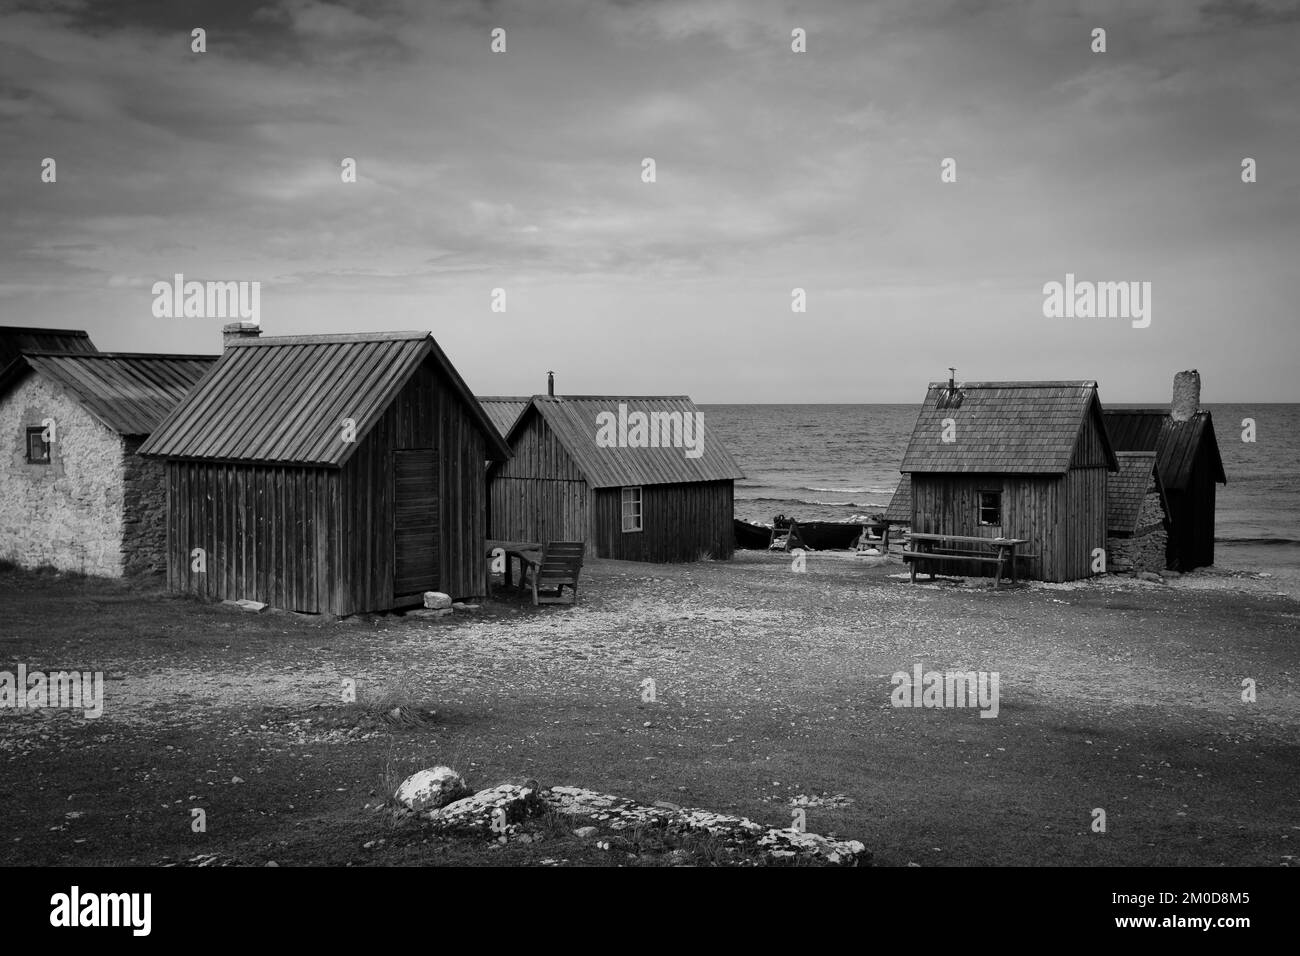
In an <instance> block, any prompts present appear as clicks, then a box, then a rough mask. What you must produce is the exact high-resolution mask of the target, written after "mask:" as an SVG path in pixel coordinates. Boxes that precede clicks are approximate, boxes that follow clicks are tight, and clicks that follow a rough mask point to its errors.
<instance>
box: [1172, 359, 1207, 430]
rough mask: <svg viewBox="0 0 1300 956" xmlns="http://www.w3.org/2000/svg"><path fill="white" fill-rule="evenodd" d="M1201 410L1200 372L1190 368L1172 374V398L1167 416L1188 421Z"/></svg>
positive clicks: (1180, 420)
mask: <svg viewBox="0 0 1300 956" xmlns="http://www.w3.org/2000/svg"><path fill="white" fill-rule="evenodd" d="M1200 410H1201V373H1200V372H1198V371H1196V369H1192V370H1191V371H1188V372H1179V373H1178V374H1177V375H1175V376H1174V398H1173V401H1172V402H1171V403H1170V405H1169V417H1170V418H1172V419H1173V420H1174V421H1176V422H1186V421H1190V420H1191V418H1192V416H1194V415H1195V414H1196V413H1197V412H1199V411H1200Z"/></svg>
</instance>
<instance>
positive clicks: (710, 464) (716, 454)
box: [506, 395, 745, 488]
mask: <svg viewBox="0 0 1300 956" xmlns="http://www.w3.org/2000/svg"><path fill="white" fill-rule="evenodd" d="M620 405H625V406H627V412H628V414H631V413H632V412H643V413H646V414H647V415H648V414H650V413H652V412H659V413H667V414H681V415H695V414H697V413H698V412H699V409H698V408H696V407H695V403H694V402H692V401H691V400H690V398H688V397H687V396H685V395H670V396H627V395H615V396H599V395H573V396H564V397H561V396H549V395H534V396H533V397H532V399H531V400H530V401H529V403H528V407H527V408H526V409H525V410H524V412H523V414H521V415H520V416H519V417H518V419H516V421H515V423H514V425H513V427H512V428H511V429H510V433H509V435H507V437H506V441H507V442H508V443H511V444H513V441H514V439H515V436H516V435H518V434H519V433H520V432H521V431H522V429H523V428H524V427H525V426H526V423H527V422H528V420H529V419H530V418H531V416H532V415H541V416H542V417H543V418H544V419H545V421H546V424H547V425H548V426H549V427H550V428H551V430H552V431H553V432H554V433H555V435H556V438H557V439H558V440H559V442H560V443H561V444H562V445H563V447H564V449H565V450H566V451H567V452H568V453H569V455H570V456H572V458H573V461H574V463H575V464H576V465H577V467H578V470H579V471H580V472H582V475H583V477H584V478H585V479H586V481H587V484H589V485H590V486H591V487H592V488H619V487H626V486H629V485H663V484H693V483H696V482H701V481H731V480H734V479H736V478H743V477H745V476H744V474H743V473H742V472H741V470H740V468H739V467H738V466H737V465H736V463H735V461H733V460H732V457H731V454H730V453H729V452H728V451H727V449H726V448H724V447H723V445H722V442H720V441H719V440H718V439H717V438H715V437H714V436H713V434H712V432H710V431H709V430H708V423H707V421H706V422H705V425H704V432H703V441H702V447H701V451H702V454H701V455H700V457H698V458H688V457H686V455H685V452H684V449H683V448H680V447H660V448H602V447H600V446H598V445H597V444H596V433H597V425H596V421H597V416H598V415H600V414H601V413H602V412H612V413H613V414H615V415H617V414H618V412H619V406H620Z"/></svg>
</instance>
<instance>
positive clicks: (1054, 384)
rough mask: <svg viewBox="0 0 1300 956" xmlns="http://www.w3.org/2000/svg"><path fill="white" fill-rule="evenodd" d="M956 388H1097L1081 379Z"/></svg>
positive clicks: (936, 384) (942, 384) (940, 384)
mask: <svg viewBox="0 0 1300 956" xmlns="http://www.w3.org/2000/svg"><path fill="white" fill-rule="evenodd" d="M953 384H955V385H956V386H957V388H1097V383H1096V381H1094V380H1092V379H1082V380H1078V381H1048V382H955V383H953ZM929 387H930V388H947V387H948V383H947V382H931V383H930V385H929Z"/></svg>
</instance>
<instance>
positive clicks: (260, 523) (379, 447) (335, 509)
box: [141, 332, 509, 615]
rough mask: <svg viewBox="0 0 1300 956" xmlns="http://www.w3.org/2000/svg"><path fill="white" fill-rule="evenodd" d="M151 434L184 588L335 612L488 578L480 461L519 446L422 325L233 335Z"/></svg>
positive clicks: (480, 588)
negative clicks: (505, 437)
mask: <svg viewBox="0 0 1300 956" xmlns="http://www.w3.org/2000/svg"><path fill="white" fill-rule="evenodd" d="M141 451H142V453H144V454H147V455H154V456H158V457H160V458H163V459H165V460H166V471H167V528H168V552H169V561H168V578H169V582H170V584H171V586H172V587H173V588H174V589H177V590H181V591H189V592H192V593H196V594H202V595H205V596H207V597H210V598H216V599H234V600H238V599H243V598H247V599H250V600H255V601H261V602H264V603H267V604H272V605H275V606H277V607H282V608H289V609H291V610H295V611H306V612H314V613H327V614H335V615H344V614H352V613H356V612H361V611H380V610H387V609H390V608H396V607H402V606H408V605H412V604H416V603H419V602H420V600H421V594H422V592H424V591H429V590H438V591H444V592H447V593H448V594H450V595H452V596H453V597H473V596H478V595H482V594H485V593H486V591H487V563H486V561H485V554H486V544H485V537H486V494H487V490H486V485H485V482H484V474H483V462H484V460H490V459H494V460H500V459H504V458H505V457H507V455H508V454H509V452H508V450H507V449H506V446H505V443H504V442H503V441H502V440H501V437H500V435H499V434H498V433H497V430H496V429H495V428H494V427H493V426H492V423H491V422H490V421H489V420H488V418H487V416H486V415H484V413H483V409H482V408H481V407H480V406H479V404H478V402H477V401H475V400H474V396H473V394H472V393H471V392H470V390H469V389H468V388H467V387H466V386H465V383H464V381H463V380H462V379H461V377H460V375H459V374H457V372H456V370H455V368H453V367H452V364H451V362H449V361H448V360H447V356H446V355H444V354H443V352H442V349H440V348H439V347H438V344H437V343H436V342H435V341H434V340H433V337H432V336H431V335H429V333H427V332H388V333H366V334H360V335H320V336H288V337H282V338H266V339H260V338H257V337H246V338H239V339H228V341H227V344H226V350H225V352H224V354H223V355H222V356H221V360H220V361H219V362H218V363H217V364H216V366H215V367H214V368H213V370H212V372H211V373H210V374H209V375H208V376H207V377H206V378H204V380H203V381H202V382H201V383H200V384H199V385H198V387H197V388H195V389H194V391H193V392H191V393H190V395H189V397H188V398H187V399H186V400H185V401H184V402H183V403H181V405H180V406H179V407H178V408H177V409H176V410H175V412H173V413H172V414H171V415H170V416H169V417H168V418H167V420H166V421H165V422H163V424H162V425H161V427H160V428H159V429H158V430H157V431H156V432H155V433H154V434H153V436H152V437H151V438H150V439H149V441H148V442H147V443H146V445H145V447H144V448H142V449H141ZM198 549H202V550H201V553H200V552H199V551H198ZM200 557H201V558H202V560H201V561H200V560H198V558H200Z"/></svg>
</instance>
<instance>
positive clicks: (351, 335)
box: [226, 329, 433, 349]
mask: <svg viewBox="0 0 1300 956" xmlns="http://www.w3.org/2000/svg"><path fill="white" fill-rule="evenodd" d="M431 338H433V333H432V332H429V331H419V330H416V329H411V330H408V331H404V332H401V331H399V332H325V333H313V334H310V335H268V336H265V337H263V336H250V337H248V338H243V339H236V340H235V341H233V342H228V343H226V348H228V349H246V348H258V347H264V346H268V345H334V344H337V343H340V342H398V341H415V340H417V339H431Z"/></svg>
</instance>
